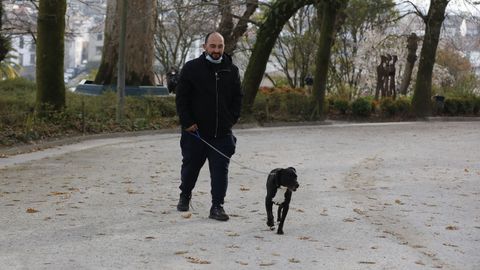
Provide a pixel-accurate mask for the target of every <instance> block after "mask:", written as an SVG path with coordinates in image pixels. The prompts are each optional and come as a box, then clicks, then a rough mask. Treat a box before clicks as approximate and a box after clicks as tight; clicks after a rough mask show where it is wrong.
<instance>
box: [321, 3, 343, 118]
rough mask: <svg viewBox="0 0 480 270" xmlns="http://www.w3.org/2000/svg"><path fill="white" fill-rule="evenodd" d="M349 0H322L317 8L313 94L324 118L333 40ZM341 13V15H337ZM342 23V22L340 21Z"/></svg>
mask: <svg viewBox="0 0 480 270" xmlns="http://www.w3.org/2000/svg"><path fill="white" fill-rule="evenodd" d="M347 2H348V0H322V1H321V2H320V5H319V6H318V8H317V12H318V17H319V18H321V20H319V25H318V26H319V27H320V40H319V42H318V49H317V56H316V57H315V74H314V81H313V96H314V97H315V101H316V103H317V104H316V105H317V107H316V112H317V115H318V116H319V117H320V118H323V112H324V101H325V91H326V88H327V75H328V70H329V68H328V66H329V63H330V55H331V49H332V45H333V42H334V40H335V34H336V31H335V28H336V26H338V23H337V24H336V22H339V21H341V19H340V20H339V17H340V16H342V14H341V11H342V9H344V8H345V7H346V6H347ZM337 15H340V16H337ZM339 23H341V22H339Z"/></svg>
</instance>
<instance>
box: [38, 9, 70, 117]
mask: <svg viewBox="0 0 480 270" xmlns="http://www.w3.org/2000/svg"><path fill="white" fill-rule="evenodd" d="M66 7H67V3H66V0H40V3H39V10H38V18H37V27H38V32H37V51H36V54H37V63H36V78H37V99H36V109H37V113H38V114H39V115H46V114H48V113H49V112H50V111H51V110H53V111H60V110H62V109H63V107H65V83H64V81H63V60H64V50H65V49H64V35H65V12H66Z"/></svg>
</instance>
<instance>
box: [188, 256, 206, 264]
mask: <svg viewBox="0 0 480 270" xmlns="http://www.w3.org/2000/svg"><path fill="white" fill-rule="evenodd" d="M185 259H187V261H188V262H189V263H195V264H210V262H209V261H206V260H201V259H199V258H195V257H190V256H186V257H185Z"/></svg>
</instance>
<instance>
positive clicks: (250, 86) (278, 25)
mask: <svg viewBox="0 0 480 270" xmlns="http://www.w3.org/2000/svg"><path fill="white" fill-rule="evenodd" d="M314 2H315V0H296V1H291V0H277V1H275V2H274V3H273V4H272V6H271V8H270V9H269V10H268V12H267V14H266V17H265V20H264V21H263V23H262V24H261V25H260V28H259V30H258V32H257V37H256V41H255V45H254V46H253V51H252V55H251V56H250V61H249V62H248V65H247V70H246V71H245V75H244V79H243V84H242V88H243V91H244V94H245V96H244V99H243V110H244V112H246V113H250V112H251V109H252V106H253V102H254V100H255V96H256V95H257V91H258V87H259V85H260V82H261V81H262V78H263V74H264V73H265V68H266V66H267V62H268V58H269V56H270V53H271V52H272V48H273V46H274V45H275V41H276V40H277V37H278V35H279V33H280V31H282V28H283V26H284V25H285V23H286V22H287V21H288V20H289V19H290V17H292V15H293V14H295V12H297V10H298V9H299V8H301V7H303V6H305V5H311V4H313V3H314Z"/></svg>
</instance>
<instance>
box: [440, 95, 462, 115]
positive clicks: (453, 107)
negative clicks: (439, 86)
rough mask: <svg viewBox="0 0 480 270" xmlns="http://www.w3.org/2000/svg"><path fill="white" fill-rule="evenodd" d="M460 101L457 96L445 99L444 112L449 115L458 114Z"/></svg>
mask: <svg viewBox="0 0 480 270" xmlns="http://www.w3.org/2000/svg"><path fill="white" fill-rule="evenodd" d="M457 108H458V101H457V99H455V98H447V99H445V104H444V106H443V112H444V113H446V114H448V115H456V114H457V112H458V110H457Z"/></svg>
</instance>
